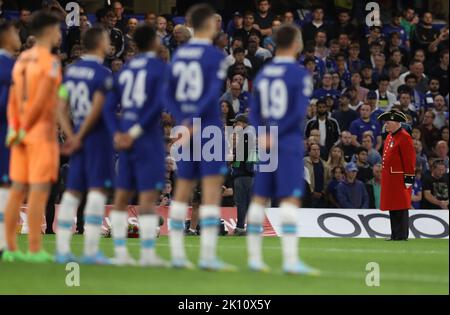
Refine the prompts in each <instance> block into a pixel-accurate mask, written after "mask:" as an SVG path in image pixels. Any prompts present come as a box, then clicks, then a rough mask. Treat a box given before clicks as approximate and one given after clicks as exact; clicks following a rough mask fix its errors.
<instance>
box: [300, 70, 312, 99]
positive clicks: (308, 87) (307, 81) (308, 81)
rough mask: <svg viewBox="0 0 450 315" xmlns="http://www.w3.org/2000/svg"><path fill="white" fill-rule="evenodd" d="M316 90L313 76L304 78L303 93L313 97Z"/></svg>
mask: <svg viewBox="0 0 450 315" xmlns="http://www.w3.org/2000/svg"><path fill="white" fill-rule="evenodd" d="M313 91H314V83H313V80H312V78H311V76H309V75H308V76H306V77H304V78H303V94H304V95H305V96H306V97H311V96H312V94H313Z"/></svg>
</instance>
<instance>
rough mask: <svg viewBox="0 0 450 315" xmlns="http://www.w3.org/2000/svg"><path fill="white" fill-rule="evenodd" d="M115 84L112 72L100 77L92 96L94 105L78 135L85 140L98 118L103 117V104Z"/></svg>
mask: <svg viewBox="0 0 450 315" xmlns="http://www.w3.org/2000/svg"><path fill="white" fill-rule="evenodd" d="M112 84H113V78H112V76H111V74H110V73H108V74H107V75H106V76H105V77H103V76H102V77H100V83H99V85H98V87H97V88H96V90H95V92H94V95H93V96H92V107H91V111H90V113H89V115H88V116H87V117H86V119H85V120H84V121H83V123H82V125H81V126H80V129H79V130H78V132H77V134H76V137H77V138H78V139H79V140H80V141H83V139H84V137H85V136H86V135H87V134H88V133H89V131H91V129H92V128H93V127H94V126H95V124H96V123H97V122H98V120H99V119H100V118H101V117H102V112H103V106H104V104H105V100H106V95H107V93H108V91H110V90H111V88H112Z"/></svg>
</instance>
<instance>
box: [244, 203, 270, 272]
mask: <svg viewBox="0 0 450 315" xmlns="http://www.w3.org/2000/svg"><path fill="white" fill-rule="evenodd" d="M267 202H268V199H267V198H265V197H261V196H253V199H252V202H251V203H250V207H249V209H248V215H247V251H248V266H249V268H250V270H252V271H261V272H267V271H269V267H268V266H267V265H266V264H265V263H264V260H263V255H262V240H263V234H262V232H263V222H264V209H265V207H266V205H267Z"/></svg>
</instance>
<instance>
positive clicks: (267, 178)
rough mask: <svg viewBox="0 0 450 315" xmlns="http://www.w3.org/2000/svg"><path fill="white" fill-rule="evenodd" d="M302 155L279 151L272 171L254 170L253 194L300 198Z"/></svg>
mask: <svg viewBox="0 0 450 315" xmlns="http://www.w3.org/2000/svg"><path fill="white" fill-rule="evenodd" d="M303 172H304V170H303V157H302V156H301V154H295V153H290V152H279V154H278V168H277V169H276V170H275V171H274V172H264V173H263V172H260V171H258V172H256V174H255V184H254V187H253V194H254V195H256V196H260V197H265V198H277V199H280V198H287V197H296V198H301V197H302V196H303V192H304V179H303Z"/></svg>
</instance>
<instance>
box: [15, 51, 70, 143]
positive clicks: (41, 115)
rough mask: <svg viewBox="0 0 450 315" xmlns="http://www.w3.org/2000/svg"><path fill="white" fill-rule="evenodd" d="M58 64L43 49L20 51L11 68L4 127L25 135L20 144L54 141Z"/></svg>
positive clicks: (55, 133) (58, 78) (58, 77)
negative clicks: (14, 128) (6, 115)
mask: <svg viewBox="0 0 450 315" xmlns="http://www.w3.org/2000/svg"><path fill="white" fill-rule="evenodd" d="M61 77H62V73H61V64H60V61H59V59H58V57H56V56H54V55H52V54H51V53H50V52H49V51H48V50H47V49H45V48H43V47H40V46H37V45H36V46H35V47H33V48H31V49H29V50H26V51H24V52H23V53H22V54H21V55H20V56H19V58H18V60H17V62H16V63H15V65H14V69H13V73H12V82H13V83H12V86H11V90H10V94H9V95H10V96H9V102H8V124H9V125H11V126H15V127H16V128H17V129H18V128H23V129H25V131H26V132H27V135H26V137H25V139H24V144H27V143H36V142H40V141H51V142H53V141H54V142H56V141H57V127H56V103H57V91H58V88H59V85H60V84H61V79H62V78H61Z"/></svg>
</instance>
